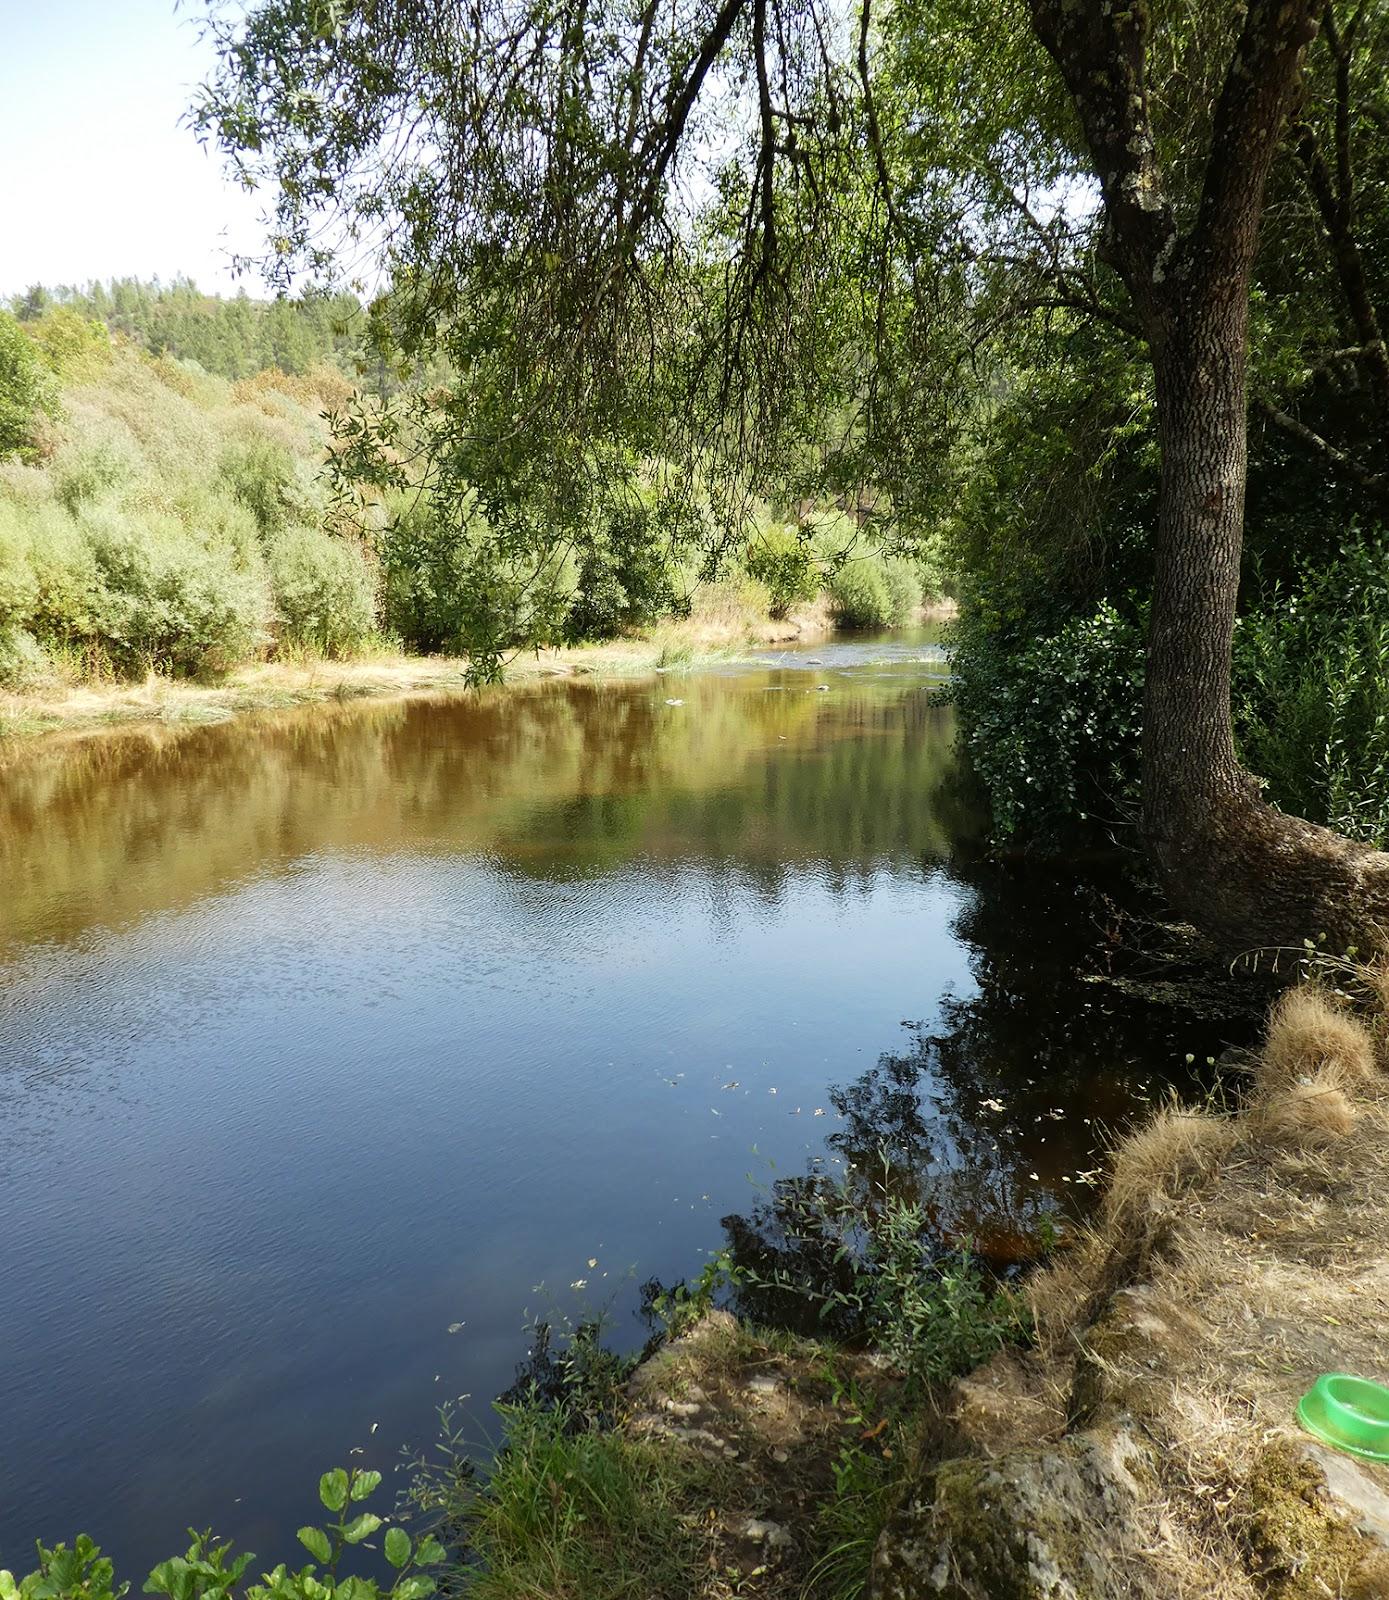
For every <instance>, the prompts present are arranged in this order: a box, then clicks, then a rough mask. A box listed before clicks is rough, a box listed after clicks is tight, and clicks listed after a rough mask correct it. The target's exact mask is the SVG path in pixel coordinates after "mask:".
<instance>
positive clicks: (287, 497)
mask: <svg viewBox="0 0 1389 1600" xmlns="http://www.w3.org/2000/svg"><path fill="white" fill-rule="evenodd" d="M217 476H218V478H219V479H220V481H221V482H222V483H224V484H225V485H226V487H227V489H228V491H229V492H230V493H231V494H232V495H233V496H234V497H235V498H236V499H237V500H239V501H240V502H241V503H242V505H244V506H245V507H246V508H247V509H248V510H249V511H250V512H251V514H252V515H253V516H254V517H255V519H256V523H257V525H258V526H259V528H260V531H261V532H262V533H263V534H273V533H280V532H282V531H283V530H284V529H285V528H287V527H289V526H290V524H291V523H294V522H303V521H309V520H314V519H315V513H318V514H319V515H321V508H320V507H319V506H318V505H316V504H315V502H314V498H313V492H312V486H311V483H309V482H306V481H305V479H304V478H303V477H302V476H301V475H300V472H299V470H298V463H297V462H296V460H295V458H294V455H293V454H292V452H291V451H290V449H289V446H288V445H287V444H286V443H284V442H283V441H282V440H279V439H276V438H274V437H273V436H272V435H270V434H268V433H265V432H262V431H260V430H259V429H253V430H248V431H247V432H245V433H243V434H241V435H239V436H238V437H237V438H235V439H232V440H229V441H228V443H227V444H225V445H224V446H223V448H222V453H221V456H220V458H219V460H218V464H217Z"/></svg>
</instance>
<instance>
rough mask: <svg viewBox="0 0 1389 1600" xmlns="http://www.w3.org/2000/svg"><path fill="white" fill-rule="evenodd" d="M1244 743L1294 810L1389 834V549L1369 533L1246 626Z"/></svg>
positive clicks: (1368, 835)
mask: <svg viewBox="0 0 1389 1600" xmlns="http://www.w3.org/2000/svg"><path fill="white" fill-rule="evenodd" d="M1234 710H1235V727H1236V734H1237V737H1238V739H1239V743H1240V748H1241V754H1242V756H1243V758H1244V760H1245V762H1246V763H1247V765H1248V766H1249V767H1250V768H1251V770H1252V771H1254V772H1256V773H1257V774H1258V775H1259V776H1260V777H1262V778H1263V779H1264V780H1265V782H1266V784H1267V791H1268V797H1269V799H1271V800H1272V801H1273V802H1274V803H1275V804H1276V805H1279V806H1281V807H1283V808H1284V809H1285V810H1288V811H1292V812H1295V813H1296V814H1297V815H1298V816H1302V817H1307V818H1309V819H1310V820H1311V821H1313V822H1323V823H1326V824H1327V825H1329V826H1330V827H1333V828H1336V829H1337V830H1338V831H1339V832H1342V833H1347V834H1350V835H1351V836H1352V837H1354V838H1359V839H1366V840H1369V841H1371V842H1373V843H1377V844H1383V843H1384V842H1386V840H1389V549H1386V547H1385V545H1384V544H1382V543H1380V542H1378V541H1372V540H1367V541H1364V542H1362V543H1359V544H1354V545H1352V546H1351V547H1350V548H1349V549H1347V550H1346V551H1345V552H1344V554H1343V555H1342V556H1341V558H1340V559H1339V560H1338V561H1337V562H1336V564H1335V565H1333V566H1330V567H1327V568H1326V569H1324V570H1322V571H1319V572H1313V573H1310V574H1308V575H1307V577H1306V578H1304V580H1303V582H1302V584H1301V585H1300V586H1299V587H1298V588H1297V589H1295V590H1293V591H1291V592H1289V591H1287V590H1285V589H1283V588H1281V587H1275V588H1274V589H1273V590H1272V591H1271V592H1270V594H1269V595H1268V597H1267V599H1266V600H1265V602H1264V603H1263V604H1262V605H1260V606H1258V607H1256V608H1255V609H1253V610H1251V611H1250V612H1249V613H1248V614H1247V615H1246V616H1244V617H1242V618H1241V619H1240V622H1239V624H1238V626H1237V628H1236V631H1235V662H1234Z"/></svg>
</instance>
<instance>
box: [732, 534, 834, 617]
mask: <svg viewBox="0 0 1389 1600" xmlns="http://www.w3.org/2000/svg"><path fill="white" fill-rule="evenodd" d="M743 567H744V569H745V571H746V572H747V574H748V576H749V577H750V578H755V579H756V580H757V581H758V582H759V583H763V584H765V585H766V587H767V593H768V595H769V597H770V611H771V615H772V616H773V617H777V618H781V617H784V616H785V615H786V614H787V612H789V611H790V610H791V608H792V607H793V606H797V605H804V604H805V603H806V602H807V601H810V600H813V599H814V598H815V596H816V595H817V594H819V592H820V585H821V582H822V577H821V572H820V564H819V562H818V561H817V560H816V559H815V554H814V551H813V550H812V548H811V544H810V539H809V535H808V534H807V536H806V537H799V536H798V535H797V534H796V532H795V530H794V529H792V528H787V527H771V528H765V529H763V530H761V531H760V532H759V533H758V534H757V535H756V536H755V537H754V538H753V540H752V542H751V543H750V544H749V545H748V548H747V551H746V553H745V554H744V556H743Z"/></svg>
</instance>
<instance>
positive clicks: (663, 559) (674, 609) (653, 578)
mask: <svg viewBox="0 0 1389 1600" xmlns="http://www.w3.org/2000/svg"><path fill="white" fill-rule="evenodd" d="M693 538H694V530H693V528H692V527H691V525H690V523H689V520H688V517H687V516H686V515H685V514H684V512H683V510H682V508H681V507H680V506H678V505H677V504H676V503H675V501H674V500H673V499H664V498H662V499H657V500H654V501H652V502H647V501H644V500H633V501H626V502H624V503H622V504H619V505H616V506H613V507H610V508H609V509H608V510H607V512H606V513H605V514H604V516H603V519H602V524H601V526H600V527H599V529H598V530H597V531H596V533H595V535H594V537H593V539H592V540H591V542H590V543H588V544H587V545H586V546H585V548H584V551H583V554H582V556H581V557H580V560H579V572H578V580H577V589H578V592H577V594H576V595H575V597H574V601H573V604H572V605H571V606H570V608H569V613H568V615H567V617H566V618H565V623H564V631H565V635H566V637H567V638H568V639H570V640H571V641H573V642H576V643H577V642H578V641H579V640H583V639H611V638H613V637H615V636H616V635H617V634H619V633H621V632H622V630H623V629H624V628H644V627H649V626H650V625H651V623H653V622H655V621H656V620H657V619H658V618H660V617H662V616H669V615H684V614H685V613H686V612H687V611H688V602H687V601H686V599H685V596H684V595H683V594H682V593H681V592H680V589H679V584H678V577H679V565H678V563H679V558H680V555H681V552H682V551H683V550H684V549H685V547H686V546H687V545H688V544H690V543H691V542H693Z"/></svg>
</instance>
